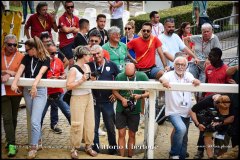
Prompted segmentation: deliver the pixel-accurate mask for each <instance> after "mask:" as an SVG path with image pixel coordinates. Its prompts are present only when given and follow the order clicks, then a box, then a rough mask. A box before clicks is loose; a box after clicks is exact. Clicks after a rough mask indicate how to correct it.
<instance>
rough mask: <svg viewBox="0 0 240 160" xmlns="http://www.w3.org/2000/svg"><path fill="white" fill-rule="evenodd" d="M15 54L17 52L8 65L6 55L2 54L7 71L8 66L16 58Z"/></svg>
mask: <svg viewBox="0 0 240 160" xmlns="http://www.w3.org/2000/svg"><path fill="white" fill-rule="evenodd" d="M16 53H17V52H15V53H14V56H13V57H12V59H11V61H10V62H9V64H7V58H6V55H5V54H4V62H5V66H6V69H7V70H8V69H9V67H10V65H11V64H12V62H13V60H14V58H15V57H16Z"/></svg>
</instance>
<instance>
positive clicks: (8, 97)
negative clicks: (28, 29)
mask: <svg viewBox="0 0 240 160" xmlns="http://www.w3.org/2000/svg"><path fill="white" fill-rule="evenodd" d="M23 57H24V54H22V53H20V52H18V51H17V37H16V36H15V35H13V34H8V35H7V36H6V37H5V38H4V47H3V48H2V65H1V66H2V67H1V68H2V69H1V85H2V91H1V96H2V98H1V105H2V107H1V111H2V117H3V126H4V130H5V133H6V142H7V143H6V148H7V150H8V156H9V157H13V156H15V155H16V153H17V147H16V146H15V145H16V144H15V142H16V136H15V131H16V126H17V114H18V107H19V105H20V101H21V98H22V88H21V89H19V90H18V91H17V92H16V93H15V92H13V91H12V90H11V88H10V86H5V85H4V83H5V82H7V81H8V79H9V78H10V77H14V76H15V75H16V72H17V70H18V68H19V66H20V64H21V61H22V59H23Z"/></svg>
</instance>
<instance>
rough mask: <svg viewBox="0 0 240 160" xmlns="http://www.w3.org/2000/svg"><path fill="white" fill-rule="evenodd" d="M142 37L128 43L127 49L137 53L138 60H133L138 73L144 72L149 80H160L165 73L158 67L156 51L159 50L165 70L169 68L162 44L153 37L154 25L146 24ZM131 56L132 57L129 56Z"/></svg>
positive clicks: (143, 26) (143, 27)
mask: <svg viewBox="0 0 240 160" xmlns="http://www.w3.org/2000/svg"><path fill="white" fill-rule="evenodd" d="M141 32H142V36H141V37H138V38H135V39H133V40H131V41H130V42H128V44H127V48H128V49H129V50H130V49H132V50H134V52H135V53H136V60H135V59H133V58H131V57H130V58H131V59H132V61H133V62H134V63H135V65H136V68H137V70H138V71H143V72H145V73H146V74H147V76H148V78H151V79H153V78H154V79H159V78H160V77H161V76H162V75H163V73H164V71H163V70H161V68H160V67H156V62H155V50H156V49H157V51H158V54H159V56H160V58H161V61H162V63H163V66H164V69H166V70H169V67H167V63H166V59H165V57H164V55H163V51H162V43H161V41H160V40H159V39H158V38H157V37H156V36H153V35H151V32H152V24H151V23H149V22H146V23H144V24H143V25H142V30H141ZM129 56H130V55H129Z"/></svg>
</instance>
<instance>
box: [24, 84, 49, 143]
mask: <svg viewBox="0 0 240 160" xmlns="http://www.w3.org/2000/svg"><path fill="white" fill-rule="evenodd" d="M28 89H31V87H24V89H23V96H24V100H25V103H26V109H27V114H29V115H30V118H31V145H37V144H38V141H39V139H41V136H42V131H41V118H42V113H43V110H44V107H45V105H46V102H47V88H46V87H37V96H36V97H35V98H34V99H32V98H31V95H30V94H29V90H28Z"/></svg>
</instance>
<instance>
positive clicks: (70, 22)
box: [66, 16, 74, 27]
mask: <svg viewBox="0 0 240 160" xmlns="http://www.w3.org/2000/svg"><path fill="white" fill-rule="evenodd" d="M66 19H67V21H68V23H69V24H70V27H72V26H73V23H74V19H73V18H72V19H71V21H70V20H69V19H68V18H67V16H66Z"/></svg>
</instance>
